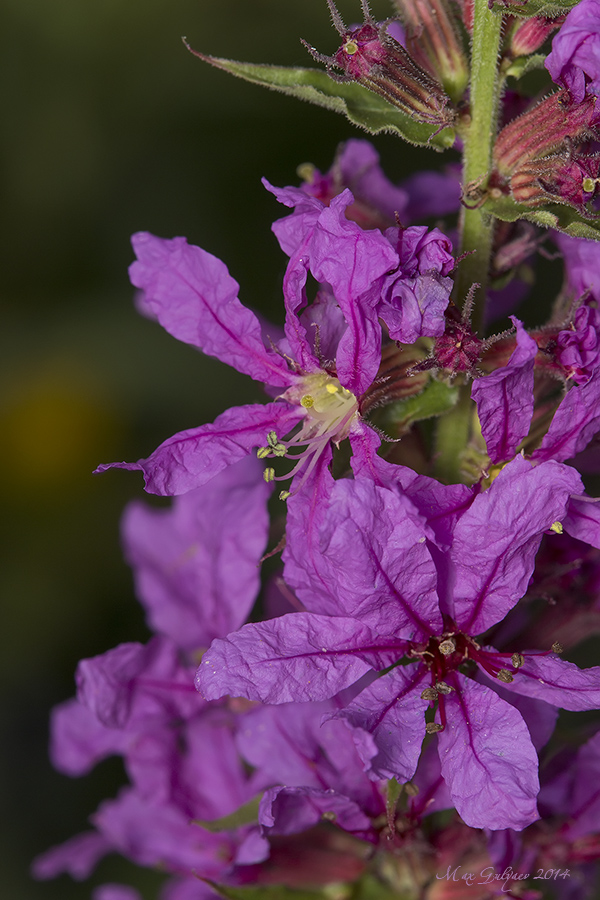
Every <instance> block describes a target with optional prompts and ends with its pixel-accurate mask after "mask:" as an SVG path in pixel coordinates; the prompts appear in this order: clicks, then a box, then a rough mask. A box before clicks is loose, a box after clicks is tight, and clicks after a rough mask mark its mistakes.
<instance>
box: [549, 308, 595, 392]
mask: <svg viewBox="0 0 600 900" xmlns="http://www.w3.org/2000/svg"><path fill="white" fill-rule="evenodd" d="M556 343H557V348H556V351H555V355H556V361H557V362H558V363H559V364H560V366H562V368H563V370H564V373H565V376H566V377H567V378H568V379H571V380H572V381H573V382H574V383H575V384H585V383H586V382H587V381H589V379H590V377H591V376H592V375H593V373H594V372H595V371H596V370H597V369H598V367H599V366H600V310H598V309H597V308H596V307H592V306H588V305H587V304H583V305H582V306H580V307H579V309H577V310H576V311H575V315H574V316H573V321H572V323H571V327H570V328H567V329H565V330H564V331H559V333H558V335H557V337H556Z"/></svg>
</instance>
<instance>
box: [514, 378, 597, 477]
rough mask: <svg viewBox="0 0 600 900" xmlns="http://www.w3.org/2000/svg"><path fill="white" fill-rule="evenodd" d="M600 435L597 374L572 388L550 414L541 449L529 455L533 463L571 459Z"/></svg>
mask: <svg viewBox="0 0 600 900" xmlns="http://www.w3.org/2000/svg"><path fill="white" fill-rule="evenodd" d="M599 431H600V373H598V372H597V373H595V374H594V375H593V376H592V377H591V378H590V380H589V381H588V382H587V384H576V385H574V386H573V387H572V388H571V389H570V391H568V393H567V395H566V397H564V398H563V400H562V402H561V404H560V406H559V407H558V409H557V410H556V412H555V413H554V418H553V419H552V422H551V424H550V428H549V429H548V431H547V433H546V435H545V436H544V439H543V441H542V443H541V445H540V446H539V447H538V449H537V450H534V452H533V453H532V454H531V458H532V459H535V460H546V459H557V460H559V461H563V460H565V459H572V458H573V457H574V456H575V455H576V454H577V453H580V452H581V451H582V450H585V448H586V447H587V445H588V444H589V442H590V441H591V439H592V438H593V437H594V435H595V434H597V433H598V432H599Z"/></svg>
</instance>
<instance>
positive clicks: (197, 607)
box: [122, 457, 270, 650]
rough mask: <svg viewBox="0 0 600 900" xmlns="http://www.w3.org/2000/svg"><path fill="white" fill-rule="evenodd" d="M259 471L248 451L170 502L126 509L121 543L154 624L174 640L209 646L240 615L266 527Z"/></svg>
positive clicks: (249, 597)
mask: <svg viewBox="0 0 600 900" xmlns="http://www.w3.org/2000/svg"><path fill="white" fill-rule="evenodd" d="M262 470H263V466H262V464H261V463H260V462H259V460H257V459H256V458H253V457H247V458H246V459H244V460H240V462H238V463H236V464H235V465H233V466H229V468H227V469H225V470H224V471H223V472H220V473H219V474H218V475H217V476H216V477H215V478H213V479H212V480H211V481H209V482H208V483H207V484H205V485H203V486H202V487H200V488H197V489H196V490H194V491H189V492H188V493H187V494H183V495H182V496H180V497H177V498H176V499H175V501H174V503H173V506H172V507H171V508H170V509H156V508H154V507H149V506H146V505H145V504H142V503H139V502H135V503H132V504H130V505H129V506H128V507H127V509H126V512H125V515H124V517H123V523H122V535H123V543H124V549H125V556H126V559H127V562H128V563H129V565H130V566H131V567H132V568H133V572H134V577H135V583H136V588H137V594H138V597H139V599H140V600H141V602H142V604H143V606H144V607H145V609H146V611H147V613H148V617H149V621H150V625H151V627H152V629H153V630H154V631H158V632H160V633H162V634H165V635H167V636H168V637H170V638H171V639H172V640H173V641H174V642H175V643H176V644H177V645H178V646H179V647H182V648H185V649H190V650H193V649H197V648H199V647H208V645H209V644H210V642H211V641H212V640H213V639H214V638H216V637H224V636H225V635H226V634H228V633H229V632H230V631H234V630H235V629H236V628H239V627H240V626H241V625H243V624H244V622H245V621H246V618H247V615H248V613H249V612H250V609H251V608H252V605H253V603H254V601H255V599H256V596H257V593H258V589H259V585H260V572H259V561H260V557H261V555H262V553H263V552H264V549H265V545H266V542H267V532H268V527H269V521H268V515H267V509H266V502H267V499H268V497H269V494H270V487H269V485H267V484H266V483H265V481H264V479H263V478H262V477H261V476H262Z"/></svg>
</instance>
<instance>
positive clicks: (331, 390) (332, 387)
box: [325, 381, 339, 394]
mask: <svg viewBox="0 0 600 900" xmlns="http://www.w3.org/2000/svg"><path fill="white" fill-rule="evenodd" d="M325 390H326V391H327V393H328V394H337V392H338V390H339V388H338V386H337V384H333V383H332V382H331V381H330V382H329V383H328V384H326V385H325Z"/></svg>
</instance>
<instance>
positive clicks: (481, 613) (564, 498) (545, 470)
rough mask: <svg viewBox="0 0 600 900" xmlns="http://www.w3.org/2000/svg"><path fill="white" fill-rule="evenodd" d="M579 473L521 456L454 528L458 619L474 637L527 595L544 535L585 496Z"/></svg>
mask: <svg viewBox="0 0 600 900" xmlns="http://www.w3.org/2000/svg"><path fill="white" fill-rule="evenodd" d="M581 492H582V488H581V479H580V476H579V474H578V473H577V472H576V471H575V470H574V469H572V468H570V467H569V466H564V465H561V464H560V463H555V462H552V461H550V462H547V463H545V464H544V465H538V466H532V465H531V463H529V462H527V461H526V460H525V459H523V457H522V456H517V457H515V459H514V460H512V462H510V463H509V464H508V465H507V466H505V467H504V469H503V470H502V471H501V472H500V474H499V475H498V477H497V478H496V479H495V481H494V482H493V483H492V485H491V486H490V487H489V488H488V490H487V491H484V492H483V493H481V494H479V496H477V497H476V498H475V500H474V501H473V503H472V505H471V506H470V508H469V509H468V510H467V511H466V512H465V513H464V515H463V516H462V517H461V518H460V519H459V521H458V523H457V525H456V527H455V529H454V543H453V545H452V551H451V554H452V560H453V562H454V567H455V571H456V586H455V589H454V612H455V620H456V622H457V624H458V625H459V626H460V627H461V628H462V630H463V631H465V632H467V633H468V634H481V633H482V632H483V631H486V630H487V629H488V628H490V627H491V626H492V625H495V624H496V622H499V621H500V620H501V619H503V618H504V616H505V615H506V614H507V612H508V611H509V610H510V609H512V607H513V606H514V605H515V603H516V602H517V601H518V600H520V598H521V597H522V596H523V595H524V594H525V591H526V590H527V585H528V582H529V578H530V576H531V573H532V572H533V568H534V559H535V554H536V552H537V549H538V547H539V544H540V541H541V539H542V535H543V534H544V532H545V531H547V530H548V529H549V528H550V526H551V525H552V524H553V523H554V522H556V521H559V520H560V521H562V519H564V517H565V515H566V511H567V507H568V503H569V497H570V495H571V494H574V493H581Z"/></svg>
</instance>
